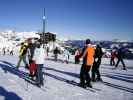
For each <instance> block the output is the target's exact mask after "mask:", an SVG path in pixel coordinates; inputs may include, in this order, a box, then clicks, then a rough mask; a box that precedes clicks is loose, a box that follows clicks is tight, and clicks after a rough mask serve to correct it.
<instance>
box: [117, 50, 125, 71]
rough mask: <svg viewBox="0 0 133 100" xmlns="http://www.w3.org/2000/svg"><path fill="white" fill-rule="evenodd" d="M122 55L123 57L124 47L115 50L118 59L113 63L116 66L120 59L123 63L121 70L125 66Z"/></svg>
mask: <svg viewBox="0 0 133 100" xmlns="http://www.w3.org/2000/svg"><path fill="white" fill-rule="evenodd" d="M123 57H124V49H123V48H119V49H118V51H117V58H118V61H117V63H116V65H115V68H117V67H118V64H119V63H120V61H121V63H122V65H123V70H126V66H125V63H124V61H123Z"/></svg>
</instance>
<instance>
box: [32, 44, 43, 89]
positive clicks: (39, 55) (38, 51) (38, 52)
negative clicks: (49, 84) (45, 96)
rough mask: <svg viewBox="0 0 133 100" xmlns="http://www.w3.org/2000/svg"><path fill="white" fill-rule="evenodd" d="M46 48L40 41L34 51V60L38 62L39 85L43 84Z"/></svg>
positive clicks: (37, 76) (37, 77)
mask: <svg viewBox="0 0 133 100" xmlns="http://www.w3.org/2000/svg"><path fill="white" fill-rule="evenodd" d="M44 55H45V50H44V48H43V46H42V44H41V43H40V42H37V43H36V48H35V51H34V56H33V61H35V63H36V67H37V72H36V81H37V85H38V86H39V87H41V86H43V85H44V83H43V72H42V68H43V65H44V58H45V56H44Z"/></svg>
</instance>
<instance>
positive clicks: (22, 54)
mask: <svg viewBox="0 0 133 100" xmlns="http://www.w3.org/2000/svg"><path fill="white" fill-rule="evenodd" d="M27 49H28V44H27V43H26V42H23V43H21V47H20V50H19V61H18V63H17V68H19V67H20V63H21V61H22V60H23V62H24V64H25V68H27V69H28V63H27V61H26V53H27Z"/></svg>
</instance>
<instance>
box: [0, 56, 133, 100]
mask: <svg viewBox="0 0 133 100" xmlns="http://www.w3.org/2000/svg"><path fill="white" fill-rule="evenodd" d="M59 58H60V59H61V58H62V59H63V57H59ZM52 59H53V58H52V57H48V59H47V60H45V64H44V69H43V72H44V87H42V88H38V87H37V86H35V85H32V84H31V83H28V82H27V81H25V80H24V79H23V78H22V77H21V76H19V75H18V74H17V73H16V72H14V71H13V69H10V67H11V68H12V67H15V66H16V64H17V61H18V57H17V56H10V55H6V56H2V55H1V56H0V100H133V60H125V63H126V66H127V70H126V71H125V70H122V66H121V65H120V66H119V67H118V68H117V69H116V70H114V69H113V68H114V66H110V65H109V59H105V58H104V59H102V64H101V68H100V72H101V73H102V79H103V82H96V83H93V82H92V85H93V89H88V90H86V89H83V88H80V87H78V86H75V85H72V84H71V83H70V82H68V81H72V80H73V81H75V82H77V83H79V72H80V68H81V64H78V65H75V64H73V63H72V62H73V58H72V57H71V61H72V62H71V63H69V64H66V63H63V62H62V61H61V60H59V61H58V62H55V61H53V60H52ZM7 69H8V70H7ZM19 70H20V71H24V72H28V70H26V69H24V65H23V64H22V63H21V67H20V68H19Z"/></svg>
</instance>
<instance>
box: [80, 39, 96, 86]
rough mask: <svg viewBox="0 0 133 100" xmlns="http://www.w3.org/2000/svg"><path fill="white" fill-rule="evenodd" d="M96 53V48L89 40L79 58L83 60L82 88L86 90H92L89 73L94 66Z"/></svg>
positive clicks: (81, 71)
mask: <svg viewBox="0 0 133 100" xmlns="http://www.w3.org/2000/svg"><path fill="white" fill-rule="evenodd" d="M94 53H95V47H94V46H93V45H92V44H91V41H90V39H87V40H86V43H85V47H84V48H83V50H82V53H81V54H80V57H79V58H81V57H82V58H83V64H82V66H81V70H80V86H81V87H83V88H86V86H87V87H90V88H92V85H91V79H90V74H89V72H90V69H91V66H92V65H93V61H94Z"/></svg>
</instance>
